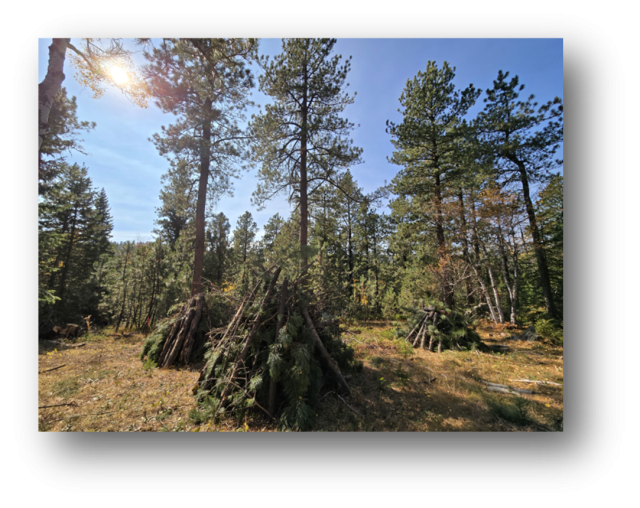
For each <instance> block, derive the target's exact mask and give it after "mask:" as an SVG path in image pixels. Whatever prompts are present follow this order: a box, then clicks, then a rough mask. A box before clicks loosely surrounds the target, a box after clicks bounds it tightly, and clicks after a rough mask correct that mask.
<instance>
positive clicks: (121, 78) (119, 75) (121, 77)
mask: <svg viewBox="0 0 640 508" xmlns="http://www.w3.org/2000/svg"><path fill="white" fill-rule="evenodd" d="M109 75H110V76H111V79H113V81H114V82H115V84H116V85H124V84H125V83H127V82H128V81H129V73H128V72H127V71H126V70H125V69H123V68H122V67H120V66H119V65H111V66H110V67H109Z"/></svg>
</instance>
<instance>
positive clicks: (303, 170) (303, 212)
mask: <svg viewBox="0 0 640 508" xmlns="http://www.w3.org/2000/svg"><path fill="white" fill-rule="evenodd" d="M303 87H304V89H303V95H302V110H301V114H302V121H301V127H302V128H301V132H300V251H301V254H302V271H305V270H306V269H307V266H308V259H307V227H308V217H307V216H308V203H307V186H308V183H307V116H308V111H307V87H308V76H307V69H306V65H305V70H304V85H303ZM303 284H304V281H303Z"/></svg>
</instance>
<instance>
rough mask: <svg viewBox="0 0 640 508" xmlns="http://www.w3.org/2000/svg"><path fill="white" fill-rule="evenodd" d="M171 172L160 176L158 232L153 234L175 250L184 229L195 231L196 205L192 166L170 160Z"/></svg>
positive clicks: (180, 161)
mask: <svg viewBox="0 0 640 508" xmlns="http://www.w3.org/2000/svg"><path fill="white" fill-rule="evenodd" d="M170 165H171V168H170V169H169V171H168V172H167V173H166V174H164V175H163V176H162V179H161V182H162V183H163V184H164V188H162V189H161V190H160V201H161V202H162V205H161V206H160V207H159V208H156V215H157V218H156V224H157V226H158V228H157V229H155V230H154V233H156V234H157V235H159V236H160V237H161V238H163V239H164V240H165V241H166V242H168V243H169V245H170V246H172V247H173V246H174V245H175V243H176V241H177V240H178V238H179V237H180V234H181V233H182V232H183V231H185V230H186V229H187V227H189V226H190V227H192V228H194V227H195V212H196V210H195V206H194V205H195V203H196V196H195V192H194V185H193V180H192V177H191V174H192V172H193V171H194V170H195V165H194V164H193V163H189V162H188V161H187V160H185V159H182V158H177V159H172V160H171V161H170Z"/></svg>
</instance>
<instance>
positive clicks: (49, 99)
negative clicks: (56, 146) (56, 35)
mask: <svg viewBox="0 0 640 508" xmlns="http://www.w3.org/2000/svg"><path fill="white" fill-rule="evenodd" d="M70 41H71V39H53V42H52V43H51V46H49V64H48V66H47V75H46V76H45V77H44V79H43V80H42V83H40V84H39V85H38V152H39V151H40V148H42V141H43V139H44V136H45V134H46V133H47V129H48V128H49V114H50V113H51V106H52V105H53V100H54V99H55V97H56V95H57V94H58V92H59V91H60V88H61V87H62V82H63V81H64V78H65V75H64V72H63V69H64V58H65V54H66V51H67V47H68V45H69V42H70ZM43 176H44V175H43V174H39V175H38V177H39V178H40V179H42V178H43Z"/></svg>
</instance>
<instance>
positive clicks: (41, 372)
mask: <svg viewBox="0 0 640 508" xmlns="http://www.w3.org/2000/svg"><path fill="white" fill-rule="evenodd" d="M66 365H67V364H66V363H63V364H62V365H58V366H57V367H53V368H51V369H47V370H41V371H40V372H38V374H44V373H45V372H51V371H52V370H58V369H61V368H62V367H65V366H66Z"/></svg>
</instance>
